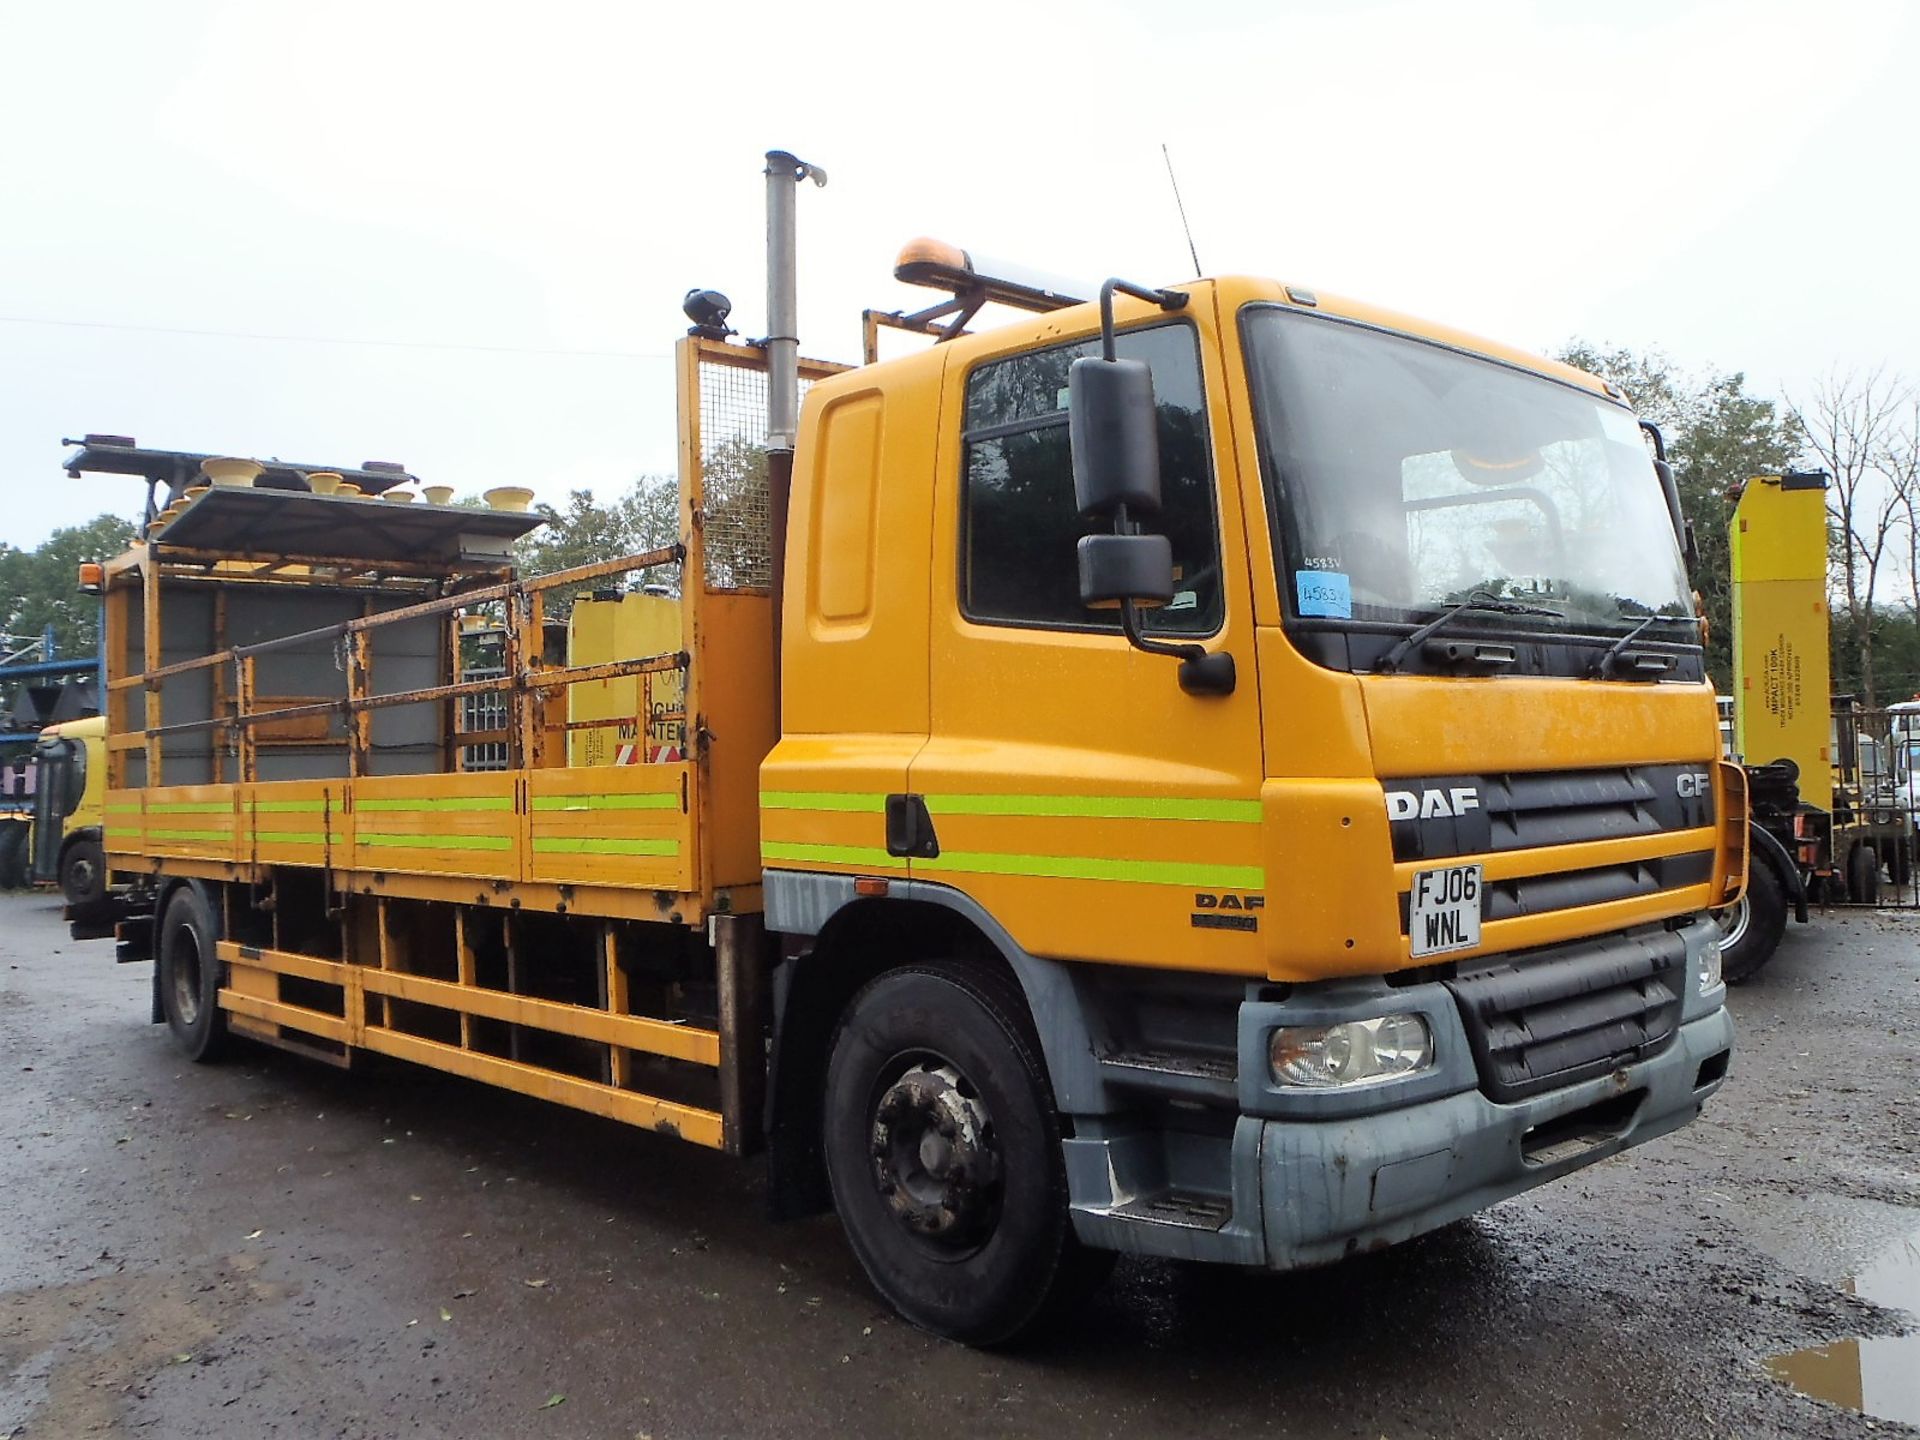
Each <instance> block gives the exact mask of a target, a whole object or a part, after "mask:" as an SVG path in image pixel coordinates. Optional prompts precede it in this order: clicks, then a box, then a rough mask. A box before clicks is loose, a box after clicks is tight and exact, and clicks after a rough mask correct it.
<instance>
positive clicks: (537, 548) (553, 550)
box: [515, 475, 680, 620]
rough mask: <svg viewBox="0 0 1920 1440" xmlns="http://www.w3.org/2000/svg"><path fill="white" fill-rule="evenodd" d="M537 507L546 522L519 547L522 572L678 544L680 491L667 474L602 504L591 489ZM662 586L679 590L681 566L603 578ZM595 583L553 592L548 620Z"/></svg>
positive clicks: (634, 485) (546, 572)
mask: <svg viewBox="0 0 1920 1440" xmlns="http://www.w3.org/2000/svg"><path fill="white" fill-rule="evenodd" d="M535 509H536V511H537V512H538V513H539V514H540V515H542V516H544V517H545V518H546V522H547V523H546V524H545V525H543V526H542V527H541V528H540V529H538V530H536V531H534V532H533V533H532V534H531V535H529V536H527V538H526V539H524V540H522V541H521V542H520V543H519V544H518V546H516V547H515V549H516V553H515V560H516V562H517V563H518V565H519V567H520V573H521V574H522V575H550V574H552V573H553V572H554V571H556V570H566V569H570V568H572V567H573V566H575V565H591V564H594V563H595V562H596V561H600V560H613V559H617V558H618V557H619V556H622V555H633V554H637V553H639V552H641V551H645V550H658V549H661V548H662V547H664V546H668V545H671V544H673V543H674V541H675V540H677V539H678V538H679V534H680V493H679V487H678V485H677V484H676V482H675V481H674V480H673V479H672V478H671V477H669V476H663V475H642V476H641V477H640V478H638V479H637V480H635V481H634V482H633V483H632V484H630V485H628V486H627V488H626V489H625V490H623V491H621V492H620V493H619V494H618V495H617V496H615V497H614V498H613V500H612V501H610V502H608V503H605V504H603V503H601V502H600V501H598V500H596V499H595V498H594V496H593V492H592V491H590V490H575V491H572V492H571V493H569V495H568V496H567V504H566V508H565V509H564V510H556V509H555V508H554V507H553V506H551V505H545V504H543V505H538V506H536V507H535ZM623 581H624V582H625V584H626V585H628V586H631V585H636V584H659V585H666V586H668V587H670V588H671V589H672V590H673V591H674V593H676V594H677V593H679V589H680V570H679V567H678V566H677V565H660V566H655V567H654V568H653V569H650V570H645V571H642V572H640V573H639V574H638V575H634V576H625V577H622V576H615V577H612V578H610V579H607V580H604V581H601V582H600V584H601V585H602V586H620V585H622V582H623ZM592 588H594V587H593V586H566V587H563V588H561V589H559V590H555V591H550V592H549V593H548V595H547V601H546V612H547V617H548V618H549V619H553V620H558V619H563V618H564V617H565V616H566V614H567V612H568V611H569V610H571V609H572V608H573V601H574V597H575V596H577V595H579V594H580V593H582V592H583V591H585V590H590V589H592Z"/></svg>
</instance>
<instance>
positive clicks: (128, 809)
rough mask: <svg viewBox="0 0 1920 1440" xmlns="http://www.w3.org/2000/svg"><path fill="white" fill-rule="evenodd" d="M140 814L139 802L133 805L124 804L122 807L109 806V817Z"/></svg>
mask: <svg viewBox="0 0 1920 1440" xmlns="http://www.w3.org/2000/svg"><path fill="white" fill-rule="evenodd" d="M139 813H140V802H139V801H138V800H136V801H134V802H133V803H132V804H131V805H124V804H122V805H109V806H107V814H109V815H138V814H139Z"/></svg>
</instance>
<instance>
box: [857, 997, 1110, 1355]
mask: <svg viewBox="0 0 1920 1440" xmlns="http://www.w3.org/2000/svg"><path fill="white" fill-rule="evenodd" d="M823 1128H824V1137H823V1138H824V1141H825V1150H826V1160H827V1175H828V1179H829V1181H830V1182H831V1184H832V1188H833V1202H834V1208H835V1210H836V1211H838V1213H839V1215H840V1223H841V1224H842V1225H843V1226H844V1227H845V1229H846V1232H847V1241H848V1243H849V1244H850V1245H851V1246H852V1248H853V1252H854V1254H855V1256H856V1257H858V1259H859V1261H860V1264H861V1266H862V1267H863V1268H864V1269H865V1270H866V1272H867V1277H868V1278H869V1279H870V1280H871V1281H872V1282H873V1285H874V1288H875V1289H877V1290H878V1291H879V1292H880V1293H881V1294H882V1295H883V1296H884V1297H885V1298H886V1299H887V1301H888V1303H890V1304H891V1305H892V1306H893V1307H894V1308H895V1309H896V1310H898V1311H899V1312H900V1313H901V1314H902V1315H903V1316H905V1317H906V1318H907V1319H909V1320H911V1321H913V1323H914V1324H916V1325H920V1326H922V1327H924V1328H926V1329H928V1330H931V1331H933V1332H934V1333H935V1334H938V1335H944V1336H947V1337H949V1338H950V1339H954V1340H961V1341H965V1342H966V1343H968V1344H972V1345H992V1344H998V1343H1002V1342H1005V1341H1009V1340H1012V1339H1014V1338H1016V1337H1017V1336H1020V1335H1022V1334H1024V1333H1027V1332H1029V1331H1031V1330H1032V1329H1034V1328H1036V1327H1037V1326H1038V1325H1040V1324H1042V1323H1044V1322H1045V1321H1046V1320H1047V1319H1049V1318H1051V1317H1052V1316H1053V1315H1056V1314H1058V1313H1060V1312H1062V1311H1063V1310H1065V1309H1066V1308H1068V1307H1069V1306H1070V1305H1071V1304H1073V1303H1074V1302H1075V1301H1076V1300H1078V1299H1079V1298H1081V1297H1082V1296H1083V1295H1084V1294H1085V1293H1086V1292H1088V1291H1089V1290H1091V1289H1092V1288H1093V1287H1094V1286H1095V1285H1097V1284H1098V1283H1099V1282H1100V1280H1101V1279H1103V1278H1104V1277H1105V1275H1106V1273H1107V1271H1108V1270H1109V1269H1111V1268H1112V1264H1113V1258H1114V1257H1113V1256H1112V1255H1111V1254H1110V1253H1105V1252H1093V1251H1088V1250H1086V1249H1085V1248H1084V1247H1082V1246H1081V1244H1080V1242H1079V1241H1078V1240H1077V1239H1076V1238H1075V1237H1074V1234H1073V1227H1072V1225H1071V1223H1070V1221H1069V1219H1068V1216H1067V1177H1066V1167H1065V1163H1064V1161H1063V1159H1062V1155H1061V1149H1060V1117H1059V1115H1058V1113H1057V1112H1056V1111H1055V1110H1054V1106H1053V1095H1052V1089H1051V1086H1050V1085H1049V1084H1048V1082H1047V1078H1046V1073H1045V1069H1044V1066H1043V1065H1042V1062H1041V1059H1040V1046H1039V1041H1038V1040H1037V1038H1036V1037H1035V1036H1034V1033H1033V1027H1032V1024H1031V1022H1030V1021H1029V1019H1028V1017H1027V1013H1026V1005H1025V1002H1024V1000H1023V999H1022V998H1021V996H1020V994H1019V992H1018V990H1017V989H1016V988H1015V987H1014V986H1013V985H1012V984H1011V983H1009V982H1008V981H1006V980H1005V979H1004V978H1003V977H1001V976H999V975H998V974H995V973H991V972H981V971H979V970H977V969H974V968H972V967H967V966H962V965H958V964H951V963H947V962H933V963H929V964H926V965H922V966H915V967H913V968H910V969H903V970H894V971H890V972H888V973H887V974H884V975H881V976H880V977H879V978H878V979H876V980H874V981H872V982H871V983H869V984H868V985H867V987H866V988H865V989H863V990H862V991H861V992H860V993H859V994H858V995H856V996H855V997H854V999H853V1002H852V1003H851V1005H849V1007H848V1009H847V1013H846V1015H845V1017H844V1018H843V1019H842V1021H841V1024H840V1028H839V1030H838V1032H837V1033H836V1034H835V1036H834V1041H833V1049H832V1054H831V1058H830V1059H829V1061H828V1065H827V1084H826V1108H825V1121H824V1127H823Z"/></svg>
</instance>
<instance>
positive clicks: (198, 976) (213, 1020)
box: [155, 885, 229, 1063]
mask: <svg viewBox="0 0 1920 1440" xmlns="http://www.w3.org/2000/svg"><path fill="white" fill-rule="evenodd" d="M219 937H220V932H219V930H218V928H217V927H216V926H215V924H214V920H213V912H212V911H211V910H210V909H209V908H208V907H207V901H206V897H205V896H204V895H202V894H201V892H200V890H199V889H198V888H197V887H196V886H193V885H182V886H180V887H179V888H178V889H177V890H175V891H174V892H173V894H172V896H171V897H170V898H169V899H168V900H167V908H166V912H165V913H164V914H163V915H162V916H161V917H160V946H159V951H158V956H157V959H156V961H155V963H156V964H158V965H159V967H160V973H159V983H160V1009H161V1011H162V1013H163V1014H165V1016H166V1018H167V1028H168V1029H169V1030H171V1031H172V1032H173V1040H174V1043H175V1044H176V1045H178V1046H179V1047H180V1049H181V1050H182V1051H184V1052H185V1054H186V1056H187V1058H188V1059H189V1060H192V1061H195V1062H196V1063H205V1062H207V1061H211V1060H217V1059H219V1058H220V1056H221V1054H222V1053H223V1052H224V1051H225V1050H226V1048H227V1045H228V1040H229V1037H228V1035H227V1017H226V1013H225V1012H224V1011H222V1010H221V1008H220V962H219V960H218V959H217V958H216V957H215V954H214V945H215V943H216V942H217V941H218V939H219Z"/></svg>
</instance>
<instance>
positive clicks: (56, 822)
mask: <svg viewBox="0 0 1920 1440" xmlns="http://www.w3.org/2000/svg"><path fill="white" fill-rule="evenodd" d="M106 738H107V722H106V718H105V717H104V716H100V715H92V716H88V717H86V718H84V719H80V720H67V721H63V722H62V723H60V724H58V725H49V726H48V727H47V728H46V729H44V730H42V731H41V732H40V739H39V741H38V743H37V744H36V745H35V746H34V754H33V763H34V765H35V767H36V769H37V771H38V774H37V777H36V779H37V783H36V785H35V787H34V797H33V868H32V878H33V879H34V880H35V881H37V882H39V883H41V884H53V885H58V886H59V887H60V893H61V894H62V895H63V896H65V897H66V902H67V912H68V915H69V917H70V918H71V919H73V920H74V921H76V922H87V921H92V920H95V919H97V918H99V917H100V916H101V914H102V913H103V912H104V910H105V907H106V901H107V855H106V846H105V843H104V838H103V835H104V830H103V824H104V821H105V819H106V812H105V808H104V805H103V800H102V797H103V796H104V795H105V793H106Z"/></svg>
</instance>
